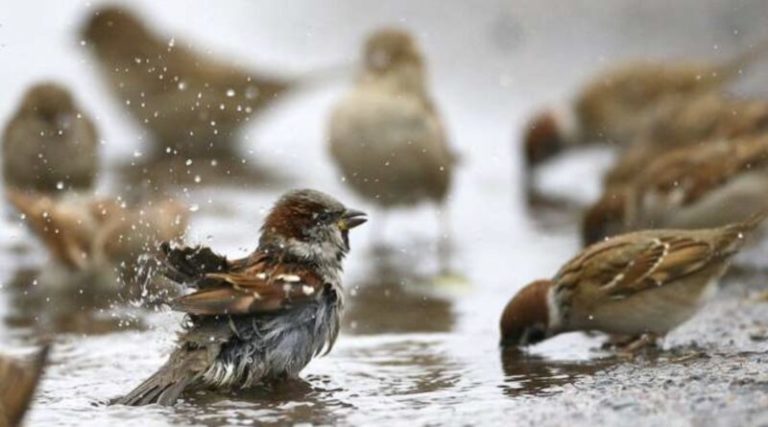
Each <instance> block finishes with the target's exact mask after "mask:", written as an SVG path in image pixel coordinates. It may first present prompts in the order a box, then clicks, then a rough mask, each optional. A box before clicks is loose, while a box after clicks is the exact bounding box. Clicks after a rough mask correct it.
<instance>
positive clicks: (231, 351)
mask: <svg viewBox="0 0 768 427" xmlns="http://www.w3.org/2000/svg"><path fill="white" fill-rule="evenodd" d="M321 195H322V194H320V193H317V192H312V191H306V190H305V191H300V192H290V193H288V195H287V196H286V197H283V198H282V199H280V200H279V201H278V203H277V204H276V206H275V208H274V209H273V210H272V212H271V213H270V215H268V217H267V219H266V221H265V224H264V227H263V228H262V237H261V239H260V244H259V247H258V249H256V251H254V252H253V253H252V254H251V255H249V256H248V257H246V258H244V259H240V260H232V261H230V260H227V259H226V258H225V257H222V256H220V255H216V254H215V253H213V252H212V251H211V250H210V249H208V248H201V247H195V248H190V247H185V248H171V247H170V246H169V245H168V244H165V245H163V246H162V247H161V251H162V252H163V253H162V255H161V256H160V257H159V261H160V264H161V270H164V271H163V272H164V274H165V275H166V277H168V278H170V279H171V280H173V281H176V282H178V283H181V284H184V285H189V286H192V287H194V288H196V289H197V291H196V292H194V293H192V294H190V295H187V296H184V297H181V298H179V299H177V300H175V301H174V303H173V304H172V307H173V308H174V309H176V310H179V311H182V312H185V313H187V314H188V316H187V320H186V321H185V322H184V324H185V327H184V329H183V331H182V332H181V333H180V334H179V339H178V344H177V347H176V348H175V349H174V351H173V352H172V353H171V355H170V357H169V358H168V361H167V362H166V363H165V365H163V367H161V368H160V369H159V370H158V371H157V373H155V374H154V375H152V376H151V377H150V378H149V379H147V380H146V381H144V382H143V383H142V384H140V385H139V386H138V387H136V388H135V389H134V390H133V391H131V392H130V393H128V394H127V395H125V396H123V397H121V398H119V399H116V400H115V401H114V402H113V403H117V404H125V405H145V404H151V403H159V404H161V405H171V404H173V403H174V402H175V401H176V400H177V399H178V398H179V396H180V395H181V394H182V393H183V392H184V391H185V390H187V389H191V388H211V389H224V390H229V389H238V388H249V387H253V386H256V385H258V384H260V383H263V382H265V381H271V380H275V379H283V378H295V377H297V376H298V375H299V373H300V372H301V370H302V369H303V368H304V367H305V366H306V365H307V364H308V363H309V362H310V361H311V360H312V358H314V357H316V356H318V355H320V354H321V353H322V352H323V350H325V352H326V353H327V352H329V351H330V350H331V348H332V347H333V344H334V342H335V340H336V337H337V335H338V333H339V326H340V319H341V312H342V309H343V298H342V288H341V280H340V276H341V261H342V259H343V258H344V254H345V253H346V252H347V251H348V250H349V245H348V236H347V233H348V230H349V229H351V228H353V227H355V226H357V225H360V224H362V223H363V222H365V219H364V218H361V217H362V216H363V215H364V214H363V213H362V212H358V211H354V210H349V209H346V208H344V206H343V205H341V204H340V203H338V202H336V201H335V200H333V199H330V198H328V197H327V196H324V195H322V196H324V197H320V196H321Z"/></svg>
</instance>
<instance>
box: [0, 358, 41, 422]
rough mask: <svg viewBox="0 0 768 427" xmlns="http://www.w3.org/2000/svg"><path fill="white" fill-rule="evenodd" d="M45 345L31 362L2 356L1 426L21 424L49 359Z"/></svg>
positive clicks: (0, 384)
mask: <svg viewBox="0 0 768 427" xmlns="http://www.w3.org/2000/svg"><path fill="white" fill-rule="evenodd" d="M48 351H49V347H48V346H45V347H43V348H42V350H40V351H39V352H38V353H37V355H36V356H35V357H34V359H33V360H32V361H30V362H25V361H20V360H16V359H14V358H10V357H7V356H0V427H15V426H18V425H20V424H21V420H22V418H23V417H24V413H25V412H26V411H27V409H28V408H29V404H30V403H31V401H32V398H33V397H34V394H35V389H36V388H37V384H38V382H40V378H41V377H42V374H43V370H44V368H45V365H46V363H47V361H48Z"/></svg>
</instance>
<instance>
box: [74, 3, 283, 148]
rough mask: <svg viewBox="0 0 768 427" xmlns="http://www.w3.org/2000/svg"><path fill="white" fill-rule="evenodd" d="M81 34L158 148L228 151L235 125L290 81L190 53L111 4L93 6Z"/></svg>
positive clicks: (267, 103)
mask: <svg viewBox="0 0 768 427" xmlns="http://www.w3.org/2000/svg"><path fill="white" fill-rule="evenodd" d="M82 37H83V40H84V41H85V44H86V45H88V46H89V47H90V48H91V49H90V50H91V52H92V53H93V54H94V56H95V59H96V60H97V62H98V64H99V65H100V68H101V71H102V72H103V74H104V76H105V77H106V79H107V80H108V83H109V85H110V87H111V89H112V92H113V93H114V95H115V96H116V97H117V99H118V100H119V102H120V103H121V104H123V105H125V106H126V107H127V109H128V111H129V112H130V113H131V114H132V115H133V117H134V118H135V119H136V121H138V122H139V123H140V124H141V125H143V126H144V127H146V129H147V130H148V131H149V132H150V134H151V135H152V136H153V138H154V140H155V146H154V148H155V152H156V154H158V155H160V154H164V153H171V154H181V155H183V156H185V157H187V158H189V157H206V156H209V155H211V154H220V153H227V152H228V151H231V150H232V149H233V148H234V139H235V137H236V134H237V132H238V130H239V128H240V127H241V126H242V125H244V124H245V123H247V122H248V121H249V120H250V118H251V117H252V116H254V115H255V114H256V113H258V112H260V111H263V110H265V109H266V108H269V107H270V106H271V105H272V104H273V102H274V101H275V100H276V99H278V98H279V97H281V96H283V95H284V94H285V93H286V92H287V91H288V90H289V89H290V88H291V86H292V85H293V84H294V83H295V82H293V81H290V80H287V79H282V78H278V77H271V76H268V75H266V74H265V73H262V72H257V71H253V70H246V69H244V68H241V67H239V66H237V65H236V64H235V62H236V61H227V60H221V59H217V58H213V57H209V56H207V55H203V54H201V53H198V52H195V51H193V50H192V49H190V48H188V47H186V46H185V45H184V43H182V42H181V41H179V40H176V39H174V38H170V37H168V38H166V37H163V36H161V35H159V34H157V33H155V32H153V31H152V30H151V29H150V28H148V27H147V26H146V25H145V24H144V23H143V22H142V21H141V19H140V18H139V17H138V16H135V15H134V14H133V13H131V12H130V11H128V10H125V9H122V8H119V7H116V6H108V7H104V8H101V9H98V10H96V11H95V12H94V13H93V15H92V16H91V17H90V19H88V20H87V22H86V23H85V24H84V26H83V28H82Z"/></svg>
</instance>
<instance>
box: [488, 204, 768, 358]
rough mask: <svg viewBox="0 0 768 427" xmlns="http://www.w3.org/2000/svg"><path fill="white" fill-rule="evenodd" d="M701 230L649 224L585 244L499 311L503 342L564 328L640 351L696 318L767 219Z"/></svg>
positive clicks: (522, 341)
mask: <svg viewBox="0 0 768 427" xmlns="http://www.w3.org/2000/svg"><path fill="white" fill-rule="evenodd" d="M766 214H767V213H766V211H763V212H762V213H759V214H756V215H754V216H752V217H751V218H750V219H748V220H747V221H745V222H741V223H736V224H731V225H727V226H724V227H720V228H709V229H697V230H671V229H661V230H648V231H639V232H635V233H629V234H623V235H619V236H616V237H613V238H609V239H607V240H605V241H602V242H600V243H597V244H594V245H592V246H589V247H587V248H586V249H584V250H583V251H582V252H581V253H579V254H578V255H577V256H576V257H574V258H573V259H571V260H570V261H568V262H567V263H566V264H565V265H564V266H563V267H562V268H561V269H560V271H559V272H558V273H557V274H556V275H555V276H554V277H552V278H551V279H544V280H537V281H534V282H532V283H530V284H529V285H527V286H525V287H524V288H523V289H522V290H520V291H519V292H518V293H517V294H516V295H515V296H514V297H513V298H512V299H511V300H510V302H509V303H508V304H507V306H506V307H505V309H504V311H503V313H502V316H501V322H500V327H501V343H502V345H503V346H526V345H530V344H535V343H537V342H540V341H542V340H545V339H547V338H550V337H553V336H555V335H557V334H560V333H564V332H574V331H599V332H604V333H608V334H612V335H614V336H623V337H628V338H629V339H628V340H627V341H626V342H625V346H624V350H628V351H630V352H633V351H636V350H638V349H640V348H642V347H643V346H645V345H649V344H652V343H655V341H656V338H657V337H663V336H665V335H666V334H667V333H668V332H669V331H671V330H672V329H674V328H676V327H677V326H678V325H680V324H681V323H683V322H685V321H687V320H688V319H689V318H691V317H692V316H693V315H694V314H695V313H696V312H697V311H698V310H699V309H700V308H701V307H702V306H703V305H704V304H705V303H706V301H707V300H708V299H709V298H710V297H711V296H713V295H714V293H715V292H716V290H717V281H718V280H719V279H720V277H722V275H723V274H724V273H725V271H726V270H727V269H728V266H729V264H730V262H731V259H732V258H733V256H734V255H735V254H736V253H738V252H739V250H740V249H741V248H742V246H743V245H744V242H745V241H747V237H748V235H749V234H750V233H751V232H752V231H753V230H754V229H755V228H757V227H758V226H759V225H760V224H761V223H762V221H763V220H764V219H765V217H766Z"/></svg>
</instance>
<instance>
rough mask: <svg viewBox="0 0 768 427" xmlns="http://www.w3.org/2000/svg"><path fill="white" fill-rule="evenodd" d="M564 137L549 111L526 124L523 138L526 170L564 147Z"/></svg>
mask: <svg viewBox="0 0 768 427" xmlns="http://www.w3.org/2000/svg"><path fill="white" fill-rule="evenodd" d="M565 145H566V143H565V137H564V136H563V134H562V131H561V129H560V128H559V127H558V124H557V120H556V119H555V116H554V114H553V113H552V112H551V111H544V112H542V113H540V114H538V115H536V116H534V117H533V119H532V120H531V121H530V122H529V123H528V125H527V126H526V128H525V136H524V137H523V150H524V151H523V153H524V155H525V165H526V167H527V168H528V169H532V168H533V167H535V166H537V165H539V164H541V163H543V162H545V161H546V160H548V159H550V158H552V157H554V156H555V155H556V154H558V153H559V152H561V151H562V150H563V149H564V147H565Z"/></svg>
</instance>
